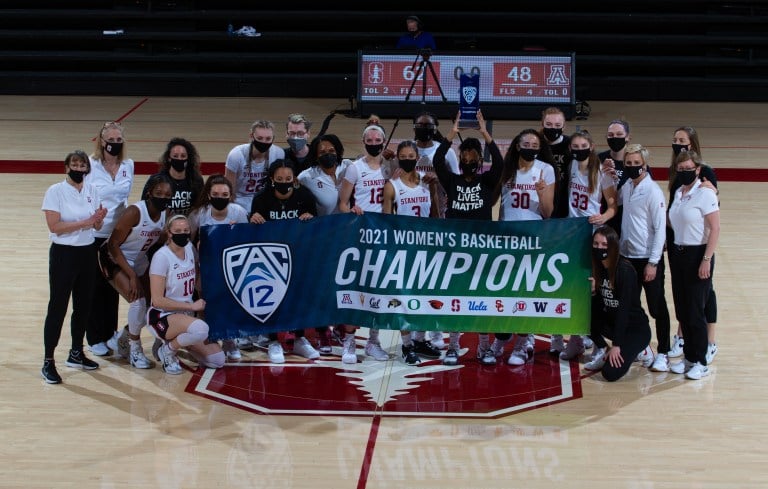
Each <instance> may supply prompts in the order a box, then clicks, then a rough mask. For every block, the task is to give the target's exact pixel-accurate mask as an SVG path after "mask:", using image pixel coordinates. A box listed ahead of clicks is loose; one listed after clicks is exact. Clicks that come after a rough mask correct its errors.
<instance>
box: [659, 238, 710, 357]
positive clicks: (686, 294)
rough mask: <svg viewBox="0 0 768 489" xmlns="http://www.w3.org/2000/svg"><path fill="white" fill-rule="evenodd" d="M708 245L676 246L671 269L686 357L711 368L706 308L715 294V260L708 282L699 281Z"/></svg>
mask: <svg viewBox="0 0 768 489" xmlns="http://www.w3.org/2000/svg"><path fill="white" fill-rule="evenodd" d="M706 247H707V246H706V245H699V246H677V245H672V246H671V247H670V248H669V250H668V252H669V268H670V270H671V272H672V296H673V297H674V300H675V314H677V319H678V320H679V321H680V327H681V328H682V330H683V338H685V343H684V344H683V354H684V355H685V359H686V360H688V361H689V362H699V363H701V364H702V365H706V364H707V359H706V354H707V316H706V313H705V308H706V304H707V300H708V298H709V294H710V292H711V291H712V272H713V271H714V269H715V257H714V256H713V257H712V259H711V260H710V262H709V270H710V275H709V278H708V279H705V280H702V279H700V278H699V265H701V261H702V257H703V256H704V251H705V249H706Z"/></svg>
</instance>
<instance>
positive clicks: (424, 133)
mask: <svg viewBox="0 0 768 489" xmlns="http://www.w3.org/2000/svg"><path fill="white" fill-rule="evenodd" d="M413 134H414V137H415V138H416V141H421V142H422V143H425V142H427V141H431V140H432V137H433V136H434V134H435V130H434V128H432V127H414V128H413Z"/></svg>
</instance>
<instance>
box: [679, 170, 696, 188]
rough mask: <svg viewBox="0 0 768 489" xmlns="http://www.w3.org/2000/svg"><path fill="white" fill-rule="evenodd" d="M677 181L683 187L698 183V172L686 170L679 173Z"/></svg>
mask: <svg viewBox="0 0 768 489" xmlns="http://www.w3.org/2000/svg"><path fill="white" fill-rule="evenodd" d="M675 180H676V181H677V182H678V183H679V184H680V185H681V186H686V185H690V184H692V183H693V182H694V181H696V170H685V171H679V172H677V175H676V176H675Z"/></svg>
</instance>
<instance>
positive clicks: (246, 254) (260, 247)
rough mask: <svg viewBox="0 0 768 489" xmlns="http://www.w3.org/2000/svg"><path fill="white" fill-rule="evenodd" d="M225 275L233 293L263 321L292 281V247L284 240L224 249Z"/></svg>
mask: <svg viewBox="0 0 768 489" xmlns="http://www.w3.org/2000/svg"><path fill="white" fill-rule="evenodd" d="M222 264H223V266H224V277H225V279H226V282H227V287H229V291H230V292H231V293H232V296H233V297H234V298H235V300H236V301H237V302H238V303H239V304H240V306H241V307H242V308H243V309H245V311H246V312H248V314H250V315H251V316H253V317H254V318H256V319H258V320H259V321H261V322H262V323H264V322H266V321H267V319H269V317H270V316H272V314H273V313H274V312H275V311H276V310H277V308H278V307H279V306H280V303H281V302H282V301H283V298H285V293H286V292H287V291H288V284H289V283H290V282H291V250H290V248H288V246H287V245H284V244H280V243H259V244H243V245H238V246H232V247H229V248H226V249H224V251H223V256H222Z"/></svg>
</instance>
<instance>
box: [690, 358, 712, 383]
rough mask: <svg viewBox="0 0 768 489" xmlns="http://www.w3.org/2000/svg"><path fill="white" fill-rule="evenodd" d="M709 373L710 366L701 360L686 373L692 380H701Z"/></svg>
mask: <svg viewBox="0 0 768 489" xmlns="http://www.w3.org/2000/svg"><path fill="white" fill-rule="evenodd" d="M707 375H709V367H706V366H704V365H702V364H700V363H699V362H696V363H694V364H693V366H692V367H691V368H690V370H688V371H687V372H686V373H685V377H686V378H688V379H691V380H699V379H701V378H703V377H706V376H707Z"/></svg>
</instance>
